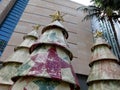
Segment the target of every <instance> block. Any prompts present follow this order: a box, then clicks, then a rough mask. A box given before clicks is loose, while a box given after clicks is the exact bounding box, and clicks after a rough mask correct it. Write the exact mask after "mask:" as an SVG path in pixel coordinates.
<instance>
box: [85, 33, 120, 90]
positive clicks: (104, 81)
mask: <svg viewBox="0 0 120 90" xmlns="http://www.w3.org/2000/svg"><path fill="white" fill-rule="evenodd" d="M95 37H96V40H95V43H94V45H93V47H92V49H91V50H92V54H93V55H92V60H91V62H90V66H91V72H90V75H89V77H88V80H87V83H88V85H89V90H120V65H119V61H118V59H117V58H116V57H115V56H114V54H113V53H112V52H111V51H110V48H111V47H110V46H109V45H108V44H107V43H106V42H105V40H104V39H103V38H102V33H101V32H99V31H98V32H97V33H96V35H95Z"/></svg>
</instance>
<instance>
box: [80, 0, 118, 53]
mask: <svg viewBox="0 0 120 90" xmlns="http://www.w3.org/2000/svg"><path fill="white" fill-rule="evenodd" d="M91 2H93V5H90V6H82V7H79V8H78V10H82V11H84V12H86V13H88V14H87V15H86V16H85V17H84V19H83V21H84V20H88V19H90V18H93V17H94V16H96V17H97V18H98V20H102V21H104V20H105V19H106V18H107V20H109V22H110V24H111V27H112V30H113V33H114V37H115V40H116V44H117V46H118V47H119V48H118V49H119V51H120V46H119V42H118V38H117V34H116V30H115V26H114V22H113V20H115V21H116V20H117V21H118V18H120V0H91Z"/></svg>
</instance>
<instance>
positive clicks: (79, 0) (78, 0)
mask: <svg viewBox="0 0 120 90" xmlns="http://www.w3.org/2000/svg"><path fill="white" fill-rule="evenodd" d="M71 1H73V2H76V3H80V4H83V5H86V6H88V5H91V3H90V1H91V0H71Z"/></svg>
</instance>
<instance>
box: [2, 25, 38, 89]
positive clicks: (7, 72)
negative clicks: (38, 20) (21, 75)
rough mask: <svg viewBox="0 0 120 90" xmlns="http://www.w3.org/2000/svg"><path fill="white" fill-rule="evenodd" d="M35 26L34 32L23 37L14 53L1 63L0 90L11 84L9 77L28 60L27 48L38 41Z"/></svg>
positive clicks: (35, 27)
mask: <svg viewBox="0 0 120 90" xmlns="http://www.w3.org/2000/svg"><path fill="white" fill-rule="evenodd" d="M37 27H38V25H37V26H34V30H33V31H32V32H30V33H28V34H27V35H25V36H24V41H23V42H22V43H21V44H20V45H19V46H17V47H16V48H15V49H14V53H13V54H12V55H11V56H9V57H8V58H7V59H6V60H5V61H3V67H2V68H1V69H0V90H8V89H7V88H8V87H9V86H11V85H12V84H13V81H12V80H11V77H13V76H14V74H15V72H16V70H17V68H18V67H19V66H20V65H21V64H22V63H23V62H25V61H26V60H27V59H28V58H29V55H30V54H29V48H30V46H31V45H32V44H33V43H34V42H35V41H36V40H37V39H38V33H37Z"/></svg>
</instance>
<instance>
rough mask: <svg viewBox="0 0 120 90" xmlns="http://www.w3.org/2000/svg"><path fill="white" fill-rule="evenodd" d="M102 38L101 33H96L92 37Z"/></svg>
mask: <svg viewBox="0 0 120 90" xmlns="http://www.w3.org/2000/svg"><path fill="white" fill-rule="evenodd" d="M102 36H103V33H102V32H100V31H96V33H95V34H94V37H96V38H97V37H102Z"/></svg>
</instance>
